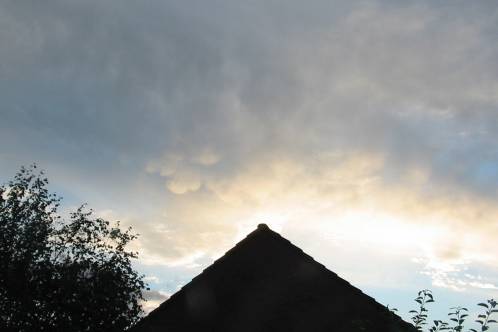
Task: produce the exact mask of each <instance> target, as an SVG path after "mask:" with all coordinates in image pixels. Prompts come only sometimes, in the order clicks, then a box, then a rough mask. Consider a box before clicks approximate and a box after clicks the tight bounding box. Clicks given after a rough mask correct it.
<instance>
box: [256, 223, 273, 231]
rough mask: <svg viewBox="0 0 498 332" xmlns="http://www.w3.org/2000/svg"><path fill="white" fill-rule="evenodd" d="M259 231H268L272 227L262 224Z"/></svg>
mask: <svg viewBox="0 0 498 332" xmlns="http://www.w3.org/2000/svg"><path fill="white" fill-rule="evenodd" d="M258 229H260V230H267V229H270V227H268V225H267V224H263V223H262V224H259V225H258Z"/></svg>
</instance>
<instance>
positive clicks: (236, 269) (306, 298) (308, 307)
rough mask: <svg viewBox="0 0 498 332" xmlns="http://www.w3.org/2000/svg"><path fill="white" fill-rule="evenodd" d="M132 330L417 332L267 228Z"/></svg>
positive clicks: (221, 260)
mask: <svg viewBox="0 0 498 332" xmlns="http://www.w3.org/2000/svg"><path fill="white" fill-rule="evenodd" d="M131 331H132V332H158V331H168V332H176V331H182V332H190V331H212V332H228V331H233V332H245V331H247V332H249V331H250V332H256V331H272V332H280V331H282V332H283V331H286V332H288V331H295V332H301V331H302V332H314V331H316V332H318V331H329V332H330V331H334V332H346V331H347V332H356V331H368V332H414V331H416V330H415V329H414V328H413V326H412V325H410V324H408V323H406V322H404V321H402V320H401V319H400V318H399V317H398V316H396V315H394V314H393V313H391V312H390V311H389V310H388V309H387V308H386V307H385V306H383V305H381V304H379V303H377V302H376V301H375V300H374V299H373V298H371V297H369V296H367V295H365V294H363V293H362V292H361V291H360V290H359V289H357V288H355V287H353V286H352V285H350V284H349V283H348V282H347V281H345V280H343V279H341V278H340V277H338V276H337V274H335V273H334V272H332V271H329V270H327V269H326V268H325V267H324V266H323V265H322V264H320V263H318V262H316V261H315V260H313V258H312V257H310V256H308V255H307V254H305V253H304V252H303V251H302V250H301V249H299V248H298V247H296V246H294V245H293V244H292V243H290V242H289V241H288V240H286V239H284V238H283V237H281V236H280V235H279V234H278V233H276V232H274V231H272V230H270V228H269V227H268V226H266V225H264V224H261V225H259V226H258V228H257V229H256V230H255V231H253V232H252V233H250V234H249V235H248V236H247V237H246V238H245V239H244V240H242V241H241V242H239V243H238V244H237V245H236V246H235V247H234V248H232V249H230V250H229V251H228V252H227V253H226V254H225V255H224V256H223V257H221V258H220V259H218V260H216V261H215V262H214V263H213V264H212V265H211V266H209V267H208V268H206V269H205V270H204V271H203V272H202V273H201V274H200V275H198V276H197V277H195V278H194V279H192V281H191V282H190V283H188V284H187V285H185V286H184V287H183V288H182V289H181V290H180V291H178V292H177V293H176V294H174V295H172V296H171V297H170V298H169V299H168V300H166V301H165V302H164V303H162V304H161V305H160V306H159V307H158V308H157V309H155V310H154V311H152V312H151V313H150V314H149V315H148V316H147V317H145V318H144V319H142V320H141V321H140V322H139V323H138V324H137V325H136V326H135V327H134V328H132V329H131Z"/></svg>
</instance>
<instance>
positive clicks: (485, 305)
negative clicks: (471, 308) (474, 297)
mask: <svg viewBox="0 0 498 332" xmlns="http://www.w3.org/2000/svg"><path fill="white" fill-rule="evenodd" d="M477 305H480V306H481V307H485V308H489V306H488V305H487V304H486V303H478V304H477Z"/></svg>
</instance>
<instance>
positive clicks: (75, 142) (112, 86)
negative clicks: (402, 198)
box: [0, 0, 498, 251]
mask: <svg viewBox="0 0 498 332" xmlns="http://www.w3.org/2000/svg"><path fill="white" fill-rule="evenodd" d="M497 18H498V10H497V9H496V8H494V6H490V7H489V8H488V7H486V5H484V4H475V3H472V4H470V3H468V2H465V1H457V2H455V1H448V2H445V3H444V5H443V3H442V2H440V3H438V4H437V5H435V4H434V3H433V2H431V1H427V2H417V3H416V4H415V3H413V4H411V5H406V6H405V5H400V4H399V3H398V2H390V1H386V2H363V3H357V4H354V5H352V4H349V2H347V1H344V2H341V1H336V2H330V1H312V2H307V3H306V5H304V3H303V2H300V1H244V2H242V1H241V2H234V1H214V2H209V4H208V3H207V2H205V1H189V2H186V1H152V0H150V1H140V2H132V1H129V2H128V1H123V2H117V1H114V2H111V1H108V2H102V1H47V2H43V3H40V2H39V1H22V2H21V1H4V2H2V4H0V46H1V47H0V59H1V62H2V63H1V66H0V97H1V104H0V116H1V121H0V140H1V142H2V143H1V144H0V157H1V159H2V164H3V166H2V164H0V169H2V168H3V169H4V170H6V169H9V170H11V169H13V167H15V166H17V165H18V164H19V163H30V162H32V161H38V162H40V164H41V165H42V166H43V167H45V168H47V169H48V170H49V171H51V170H53V173H54V174H67V175H66V176H65V179H66V180H67V181H68V182H67V188H66V189H65V190H66V191H71V190H73V189H72V188H74V187H76V188H86V189H85V190H87V191H89V192H92V189H90V188H94V189H93V190H95V191H100V192H101V193H100V195H102V197H103V199H104V202H103V203H102V205H106V204H108V205H111V206H116V207H120V206H123V205H130V203H129V200H132V201H134V203H133V204H135V205H136V206H138V205H140V206H141V209H142V210H146V208H145V207H149V206H150V207H151V208H153V206H159V205H161V204H164V203H163V202H166V203H165V204H166V206H169V207H170V213H169V216H168V217H167V222H168V223H169V224H170V228H171V229H176V228H183V229H184V232H195V231H196V230H199V229H200V230H204V231H206V230H207V229H209V227H211V226H213V223H214V224H216V222H215V221H212V222H207V223H206V226H205V227H204V226H199V223H203V220H202V218H201V216H199V215H196V216H192V215H185V213H184V214H181V213H180V212H178V211H180V210H182V209H190V208H191V205H190V204H191V203H190V201H188V198H192V199H195V200H196V201H197V202H202V203H201V204H200V205H201V206H204V205H205V206H213V205H214V206H216V205H221V204H223V203H222V202H221V201H220V199H219V197H213V195H211V194H210V192H209V190H210V189H209V188H206V187H205V186H204V182H205V180H206V179H209V180H210V181H214V182H216V183H219V182H225V181H229V180H230V179H236V178H237V176H238V175H239V174H240V173H241V172H243V170H246V169H247V168H250V167H251V165H253V164H254V163H257V162H258V161H265V162H266V161H268V160H269V161H270V162H271V161H274V160H275V159H278V158H279V156H285V157H286V158H289V156H290V158H291V159H293V160H295V161H297V162H299V163H302V165H304V168H305V169H306V168H308V167H309V168H310V171H311V169H312V166H310V165H309V163H310V161H312V160H314V158H315V156H316V155H320V154H323V153H332V154H338V155H341V154H343V153H346V152H347V153H350V152H351V151H356V152H359V153H362V152H367V153H374V154H379V155H382V156H383V158H385V160H386V162H385V167H384V168H383V169H382V171H381V174H380V176H381V178H382V179H383V181H384V182H385V183H386V184H387V185H389V184H399V183H402V182H403V181H404V177H405V175H406V171H407V170H409V169H411V168H413V167H420V168H422V169H425V170H427V171H428V173H429V174H430V178H429V180H428V181H429V182H430V183H431V186H430V188H429V190H437V188H442V189H441V190H442V191H446V190H448V191H451V190H452V188H457V189H458V190H464V191H469V192H472V193H477V194H479V195H482V196H483V197H484V198H485V199H489V200H494V199H496V197H497V188H498V186H497V184H498V143H496V142H498V137H497V136H498V134H497V133H498V115H497V113H496V112H497V106H498V63H497V62H498V47H497V46H496V45H498V43H496V33H497V31H498V26H497V25H498V19H497ZM175 158H176V159H175ZM171 159H173V164H174V165H173V166H171V165H170V163H171ZM175 160H176V161H175ZM171 167H173V170H171V169H169V168H171ZM146 170H149V173H147V171H146ZM161 173H162V175H161ZM175 174H176V176H177V177H176V178H175V177H174V176H173V175H175ZM154 176H155V177H154ZM151 177H152V178H151ZM75 178H78V179H80V180H75ZM175 181H176V182H175ZM164 182H166V183H167V184H168V183H169V185H168V188H170V190H172V191H173V192H174V191H175V190H176V191H177V193H180V194H181V193H183V192H188V191H189V190H190V191H197V192H196V193H195V195H196V196H194V197H191V196H189V197H187V198H186V197H176V196H177V195H175V194H174V193H171V192H166V191H165V189H164V186H163V183H164ZM75 183H76V184H75ZM158 183H160V184H158ZM435 188H436V189H435ZM448 188H449V189H448ZM419 189H420V188H419ZM426 189H427V188H425V187H424V188H422V190H426ZM110 197H112V198H110ZM83 199H87V198H85V197H84V198H83ZM175 204H176V205H175ZM173 205H174V206H173ZM201 209H202V208H201ZM165 210H168V209H167V208H166V209H165ZM148 213H150V216H147V217H150V220H151V223H152V221H157V222H158V223H159V221H158V220H161V218H164V216H162V215H161V216H159V215H158V213H155V212H150V211H149V212H148ZM206 213H208V212H207V211H206ZM137 214H138V213H137ZM175 218H176V220H175ZM188 218H190V219H189V220H191V221H190V222H188V223H185V222H184V221H185V220H187V219H188ZM194 221H195V222H194ZM149 236H150V237H151V238H155V237H158V239H157V241H151V243H153V244H151V246H152V247H154V246H159V245H160V244H161V238H165V237H166V238H169V236H173V235H171V234H170V235H168V236H166V235H164V234H162V233H157V232H156V230H152V231H150V234H149ZM189 240H190V239H189ZM177 241H180V240H177ZM185 241H187V240H185ZM205 241H207V240H205ZM182 245H185V246H187V244H182V243H181V241H180V244H179V246H182ZM154 250H155V251H159V250H160V248H157V249H154Z"/></svg>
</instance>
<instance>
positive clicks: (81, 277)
mask: <svg viewBox="0 0 498 332" xmlns="http://www.w3.org/2000/svg"><path fill="white" fill-rule="evenodd" d="M47 185H48V181H47V179H46V178H45V177H44V175H43V172H38V171H37V169H36V166H32V167H29V168H24V167H23V168H21V170H20V171H19V172H18V173H17V174H16V176H15V177H14V179H13V180H11V181H10V182H8V183H7V184H5V185H2V186H0V330H1V331H16V332H24V331H26V332H28V331H29V332H31V331H74V332H79V331H123V330H125V329H127V328H128V327H129V326H131V325H132V324H133V323H135V322H136V320H137V319H138V318H139V316H140V314H141V312H142V308H141V301H142V300H143V297H142V291H143V290H144V288H145V283H144V281H143V276H142V275H140V274H138V272H137V271H135V270H134V269H133V268H132V260H133V259H134V258H136V257H137V253H136V252H132V251H129V250H127V248H126V246H127V244H129V243H130V242H131V241H133V240H134V239H135V238H136V234H134V233H133V232H132V230H131V228H128V229H126V230H122V229H121V228H120V226H119V222H117V223H115V224H111V223H110V222H109V221H107V220H104V219H101V218H96V217H94V216H93V213H92V210H88V209H86V207H85V206H81V207H80V208H78V209H77V210H76V211H74V212H73V213H71V214H70V217H69V218H68V219H67V220H65V219H64V218H62V217H61V216H60V214H59V213H58V209H59V204H60V201H61V199H60V198H59V197H58V196H56V195H55V194H52V193H50V192H49V191H48V189H47Z"/></svg>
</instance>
